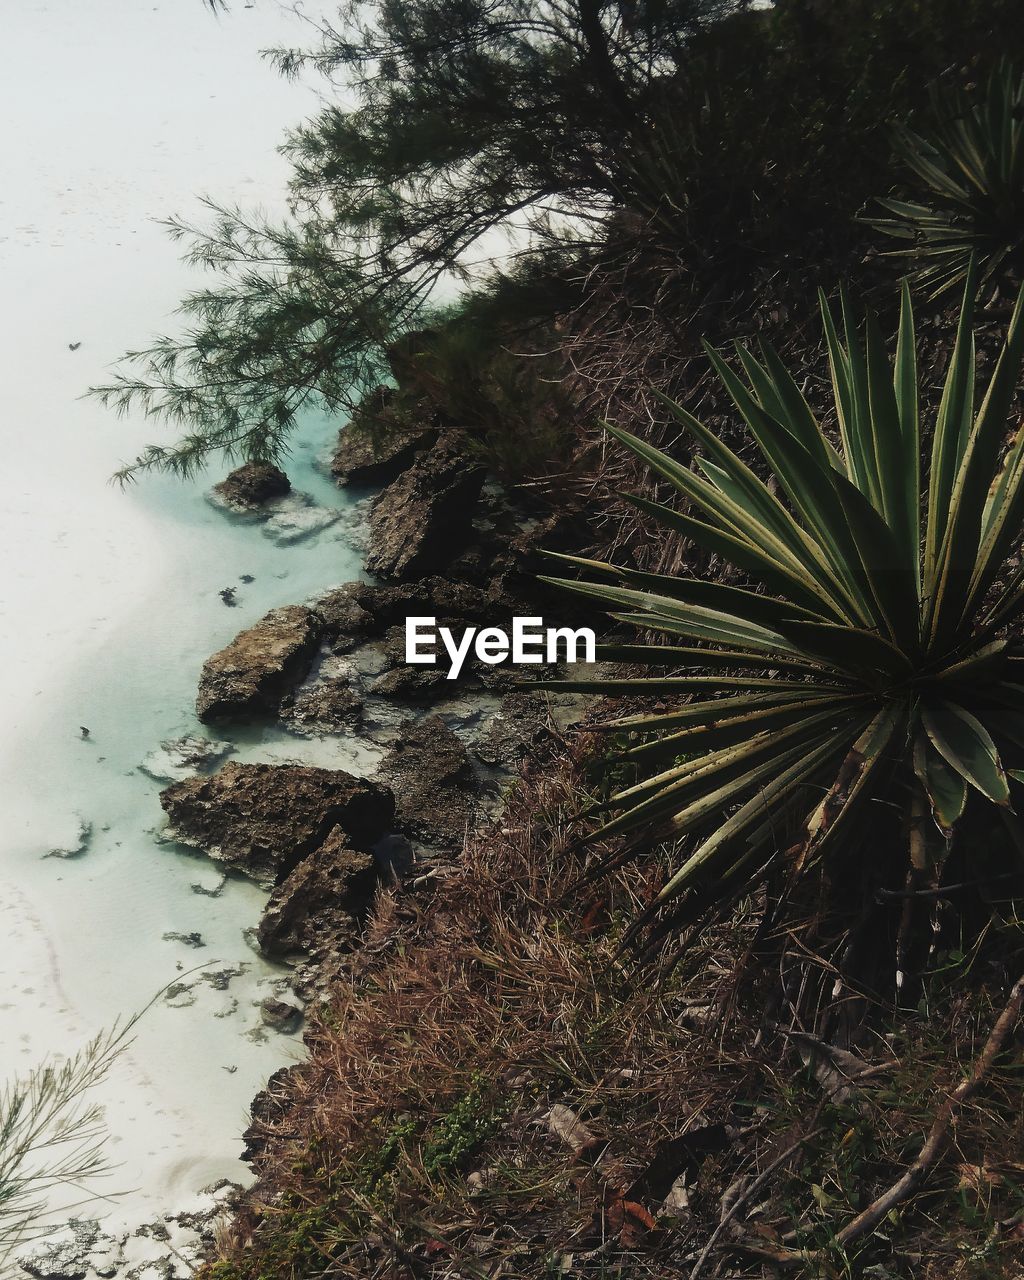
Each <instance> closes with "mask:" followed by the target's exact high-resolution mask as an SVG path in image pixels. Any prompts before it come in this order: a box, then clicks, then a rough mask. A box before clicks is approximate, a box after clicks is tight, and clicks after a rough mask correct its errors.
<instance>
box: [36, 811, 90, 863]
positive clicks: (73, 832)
mask: <svg viewBox="0 0 1024 1280" xmlns="http://www.w3.org/2000/svg"><path fill="white" fill-rule="evenodd" d="M71 824H72V825H71V827H70V830H69V835H68V838H67V840H66V841H64V842H63V843H62V844H59V845H55V846H54V847H53V848H52V849H48V850H47V851H46V853H44V854H43V857H44V858H77V857H79V856H80V855H81V854H83V853H85V852H86V850H87V849H88V848H89V844H90V842H91V841H92V823H91V822H90V821H89V820H88V819H87V818H83V817H82V816H81V814H78V813H75V814H72V815H71Z"/></svg>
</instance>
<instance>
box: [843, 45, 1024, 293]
mask: <svg viewBox="0 0 1024 1280" xmlns="http://www.w3.org/2000/svg"><path fill="white" fill-rule="evenodd" d="M895 146H896V153H897V156H898V157H899V159H900V160H901V161H902V162H903V164H904V165H905V166H906V168H907V169H908V170H909V173H910V175H911V179H912V182H913V185H914V188H915V191H916V192H917V193H918V195H919V198H918V199H916V200H897V199H893V198H887V199H882V200H879V201H878V203H879V204H880V205H881V207H882V208H883V209H884V210H885V211H886V212H887V213H888V215H889V216H888V217H887V218H874V219H869V220H868V221H869V223H870V225H872V226H874V227H875V228H876V229H877V230H879V231H882V232H884V233H885V234H886V235H889V236H893V237H895V238H896V239H898V240H900V241H902V242H903V247H902V248H900V249H898V250H894V251H893V252H895V253H897V254H905V255H906V256H907V257H908V258H909V259H910V263H911V266H912V269H913V275H914V278H915V279H916V280H917V282H918V283H919V284H921V285H926V286H928V287H929V288H931V289H933V292H934V294H940V293H942V292H943V291H944V290H946V289H949V288H951V287H952V286H954V285H956V284H962V283H963V280H964V277H965V275H966V273H967V267H968V264H969V262H970V260H971V257H972V255H974V256H976V257H977V258H978V260H979V262H980V264H981V265H982V277H983V279H984V280H986V281H988V280H991V279H993V278H996V277H998V276H999V275H1000V274H1002V273H1003V272H1005V271H1007V270H1012V271H1017V270H1019V269H1020V266H1021V264H1022V254H1024V74H1022V73H1021V71H1020V70H1018V69H1015V68H1014V67H1013V66H1012V65H1011V64H1010V63H1009V62H1004V63H1002V65H1001V66H1000V67H999V68H998V69H997V70H995V71H993V72H992V74H991V75H990V76H989V79H988V82H987V85H986V86H985V88H984V90H983V91H982V92H981V93H978V94H975V95H969V94H964V93H958V94H954V95H952V96H950V97H948V98H947V97H946V96H944V95H943V94H942V93H941V92H940V91H938V90H935V91H933V93H932V100H931V118H930V119H929V120H928V122H927V125H926V127H925V129H924V131H923V132H922V133H917V132H915V131H914V130H913V129H910V128H908V127H907V126H905V125H904V126H900V127H899V128H897V130H896V133H895Z"/></svg>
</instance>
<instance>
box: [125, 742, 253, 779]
mask: <svg viewBox="0 0 1024 1280" xmlns="http://www.w3.org/2000/svg"><path fill="white" fill-rule="evenodd" d="M234 749H235V748H234V747H233V746H232V744H231V743H230V742H219V741H216V740H215V739H212V738H201V737H200V736H199V735H198V734H188V735H187V736H186V737H184V738H172V739H168V740H167V741H166V742H161V743H160V746H159V748H158V749H157V750H156V751H151V752H150V753H149V755H148V756H146V758H145V760H143V762H142V763H141V764H140V765H139V769H140V770H141V771H142V772H143V773H145V774H147V775H148V776H149V777H150V778H153V779H155V780H156V781H157V782H177V781H178V780H179V779H181V778H187V777H188V776H189V774H192V773H195V772H196V771H197V770H200V769H207V768H212V767H213V766H215V765H218V764H220V763H221V762H222V761H223V760H225V759H226V758H227V757H228V756H229V755H231V753H232V752H233V751H234Z"/></svg>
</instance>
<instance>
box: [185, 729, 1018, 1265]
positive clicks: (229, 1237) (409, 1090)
mask: <svg viewBox="0 0 1024 1280" xmlns="http://www.w3.org/2000/svg"><path fill="white" fill-rule="evenodd" d="M594 749H595V743H594V742H593V741H592V740H591V741H588V739H587V737H586V735H583V736H582V737H581V739H580V740H579V741H577V743H576V744H575V745H574V747H573V749H572V750H569V748H568V746H567V745H565V744H563V747H562V749H561V753H560V755H559V756H558V759H557V762H556V763H554V764H552V762H550V761H549V762H548V763H547V764H546V765H535V767H534V769H533V771H532V775H531V776H529V777H527V778H526V779H525V780H524V781H523V782H522V783H521V784H520V785H519V786H518V787H517V788H516V789H515V790H514V792H513V794H512V795H511V796H510V799H509V803H508V807H507V809H506V811H505V814H504V816H503V818H502V819H501V822H500V825H498V826H497V827H496V828H495V829H493V830H491V831H488V832H486V833H485V834H482V835H481V836H479V837H478V838H476V839H475V840H474V841H473V842H472V843H471V844H470V846H469V847H468V848H467V850H466V854H465V857H464V859H463V860H462V861H461V862H459V863H457V864H455V865H452V866H451V867H449V868H448V869H447V870H446V871H444V872H442V873H441V874H439V875H438V876H437V878H436V879H435V880H434V882H433V885H432V888H431V889H430V890H429V892H428V894H427V895H424V893H423V891H422V890H421V891H420V892H419V893H418V894H416V893H410V894H394V893H392V894H388V895H386V896H385V897H383V898H382V900H381V902H380V904H379V907H378V910H377V912H376V915H375V917H374V919H373V920H372V922H371V925H370V927H369V932H368V936H367V939H366V946H365V949H364V950H363V951H361V952H360V953H359V955H358V956H357V957H356V958H355V959H354V968H353V971H352V973H351V976H350V979H349V981H348V982H347V983H346V984H345V985H344V986H342V987H341V988H340V989H338V990H337V992H336V995H335V999H334V1002H333V1004H332V1005H331V1006H330V1007H329V1008H325V1009H324V1010H323V1011H322V1013H321V1014H320V1016H319V1018H318V1019H317V1021H316V1023H315V1025H314V1027H313V1030H312V1033H311V1034H310V1036H309V1038H308V1040H309V1051H310V1054H309V1060H308V1062H306V1063H304V1064H302V1065H301V1066H299V1067H297V1068H294V1069H293V1070H292V1071H291V1072H290V1073H289V1074H288V1076H287V1078H286V1080H285V1082H284V1083H283V1084H281V1085H280V1086H279V1087H278V1090H277V1096H276V1099H275V1102H274V1103H273V1104H272V1105H271V1106H270V1107H269V1108H267V1109H266V1110H265V1113H264V1119H263V1120H262V1121H261V1122H260V1123H259V1125H258V1135H257V1141H258V1143H259V1144H260V1146H261V1150H260V1154H259V1155H258V1157H257V1160H256V1165H257V1170H258V1172H259V1174H260V1181H259V1182H258V1184H257V1186H256V1188H255V1189H254V1191H253V1192H252V1193H251V1194H250V1196H249V1198H248V1201H247V1203H246V1204H245V1205H244V1207H243V1208H242V1210H241V1211H240V1213H239V1214H238V1215H237V1217H236V1219H235V1220H234V1221H233V1223H232V1224H231V1226H230V1229H229V1230H226V1231H225V1232H224V1233H223V1236H222V1243H221V1256H220V1260H219V1261H216V1262H212V1263H211V1264H210V1266H209V1268H208V1271H207V1275H206V1280H279V1278H281V1280H283V1278H285V1277H288V1278H292V1277H294V1278H295V1280H297V1278H298V1277H314V1276H315V1277H320V1276H324V1277H327V1276H330V1277H335V1276H336V1277H366V1278H370V1277H374V1278H380V1280H384V1278H385V1277H387V1278H389V1280H390V1278H395V1280H398V1278H401V1280H413V1278H414V1277H416V1278H418V1277H430V1278H431V1280H434V1278H436V1280H440V1278H441V1277H445V1278H454V1277H460V1278H461V1277H466V1278H469V1277H474V1278H475V1277H489V1278H494V1280H496V1278H497V1277H517V1278H518V1277H523V1278H526V1277H531V1278H532V1277H538V1278H539V1277H547V1276H558V1275H574V1276H594V1277H598V1276H600V1277H612V1276H629V1277H637V1278H639V1277H651V1278H652V1280H653V1278H655V1277H659V1278H660V1277H664V1278H665V1280H670V1278H675V1277H679V1278H680V1280H683V1278H684V1277H697V1276H701V1275H703V1276H711V1275H733V1276H740V1275H743V1276H746V1275H751V1276H758V1275H766V1274H776V1273H778V1272H779V1271H780V1270H786V1271H791V1272H793V1273H795V1274H798V1273H799V1272H800V1271H801V1270H802V1271H803V1273H805V1274H812V1275H821V1276H826V1275H836V1276H838V1275H861V1274H863V1275H872V1276H879V1277H886V1276H911V1275H913V1276H916V1277H921V1276H923V1277H928V1278H929V1280H931V1278H933V1277H934V1278H935V1280H937V1278H938V1277H946V1276H962V1277H965V1278H966V1277H978V1278H979V1280H980V1278H981V1277H1004V1276H1005V1277H1010V1276H1016V1275H1019V1274H1020V1267H1021V1266H1022V1265H1024V1190H1022V1178H1021V1174H1022V1173H1024V1166H1022V1165H1021V1163H1020V1162H1019V1161H1020V1152H1021V1150H1022V1149H1024V1146H1022V1144H1024V1119H1022V1117H1021V1113H1020V1106H1019V1085H1020V1074H1021V1070H1022V1067H1024V1062H1022V1059H1021V1053H1020V1047H1019V1041H1018V1042H1016V1047H1014V1045H1015V1042H1014V1035H1015V1028H1016V1012H1017V1010H1016V1009H1015V1008H1014V1007H1012V1004H1011V1006H1010V1007H1009V1010H1008V1012H1005V1013H1004V1016H1003V1018H1002V1022H1001V1023H999V1021H998V1020H999V1016H1000V1011H1001V1010H1003V1008H1004V1005H1006V1001H1007V998H1008V992H1009V990H1010V987H1011V986H1012V982H1013V977H1014V976H1016V975H1015V974H1012V973H1011V972H1010V970H1009V969H1008V967H1007V966H1008V964H1010V963H1013V955H1014V953H1015V952H1016V954H1017V958H1018V962H1019V953H1020V950H1021V948H1020V946H1019V938H1018V936H1017V932H1016V930H1015V929H1014V928H1013V927H1012V925H1010V926H1007V927H1006V929H1005V930H1004V931H1003V933H1002V935H1000V936H999V937H996V936H995V935H994V934H991V935H990V936H988V937H986V938H984V939H983V940H982V942H981V943H980V944H979V945H978V947H977V948H976V949H975V951H974V952H973V953H972V954H971V955H970V956H966V957H965V956H960V955H959V954H957V953H945V954H942V955H936V956H935V957H933V959H934V963H933V969H934V972H933V974H932V976H931V977H930V979H929V982H928V986H927V995H926V1001H925V1003H924V1004H923V1005H922V1009H921V1010H919V1011H916V1012H914V1013H909V1014H905V1015H902V1016H901V1017H900V1018H895V1017H894V1016H893V1015H892V1014H891V1013H890V1012H887V1011H886V1010H883V1009H874V1010H872V1011H871V1012H870V1014H869V1016H868V1017H866V1018H865V1019H864V1021H863V1022H862V1024H861V1027H860V1031H859V1035H858V1036H857V1038H856V1042H855V1043H853V1044H851V1047H850V1049H848V1050H838V1049H834V1048H831V1047H827V1046H825V1045H824V1043H823V1042H822V1041H820V1040H818V1039H817V1038H816V1037H815V1036H814V1035H813V1034H812V1033H811V1032H810V1031H809V1029H808V1028H806V1027H805V1026H804V1025H802V1024H801V1022H800V1020H799V1018H798V1016H797V1015H796V1014H794V1012H793V1010H792V1009H789V1008H786V1007H785V1006H783V1007H781V1008H780V1007H779V1006H778V1005H777V1004H776V1003H774V1002H773V1001H772V1000H771V999H770V998H769V997H770V995H771V993H772V992H774V991H776V990H777V985H778V984H777V979H776V978H775V975H774V974H773V972H772V971H771V968H770V966H768V965H767V964H766V963H765V961H764V956H763V951H764V943H765V939H764V938H763V937H761V936H760V933H759V926H760V923H761V919H762V914H761V909H760V907H761V904H759V903H757V902H747V903H745V904H744V905H743V906H742V907H741V909H740V911H739V912H738V913H737V914H736V915H735V916H734V917H733V918H732V919H731V920H730V921H729V922H728V923H727V924H723V925H720V926H717V927H715V928H713V929H708V930H706V931H704V933H703V934H702V935H701V936H699V937H697V938H695V939H693V940H692V941H691V945H690V947H689V949H688V950H687V951H686V953H685V955H684V957H683V959H682V960H681V962H680V963H679V964H678V965H676V966H675V967H674V968H673V969H672V970H671V972H669V971H662V972H660V973H657V972H655V971H653V970H650V969H641V968H638V967H636V966H635V965H634V964H632V963H631V962H630V963H625V962H623V960H622V959H621V957H618V956H617V955H616V946H617V939H618V938H620V937H621V928H622V925H623V923H624V922H625V921H626V920H627V919H628V917H629V916H630V915H631V914H632V912H633V911H634V910H635V908H636V906H637V905H639V904H638V901H637V899H639V900H641V901H647V900H649V897H650V895H651V894H652V893H653V892H654V891H655V890H656V888H657V886H658V884H659V882H660V878H661V874H662V864H661V863H660V862H659V861H657V860H653V859H652V860H650V861H648V862H647V863H646V864H645V865H642V866H641V867H639V868H638V867H633V868H632V869H631V872H630V875H629V877H628V879H626V878H612V879H611V880H607V881H601V882H599V883H598V884H596V885H590V884H587V883H586V882H585V881H581V879H580V872H581V870H582V869H583V862H582V858H581V855H580V854H579V853H578V852H577V851H575V850H574V847H573V844H572V841H571V823H572V820H573V818H574V817H575V815H577V814H578V812H579V809H580V803H581V799H582V798H583V796H584V792H585V788H586V785H587V781H586V776H585V774H584V772H583V766H582V764H581V760H582V759H584V758H586V756H587V755H588V754H590V753H592V752H593V750H594ZM606 852H607V851H606ZM1018 998H1019V991H1018ZM769 1010H770V1012H769ZM994 1027H1001V1041H1000V1043H999V1044H990V1045H989V1049H990V1053H989V1058H988V1059H985V1057H984V1055H983V1053H982V1050H983V1046H984V1045H985V1043H986V1041H987V1040H988V1039H989V1037H990V1036H991V1034H992V1032H993V1028H994ZM979 1055H981V1056H980V1057H979ZM976 1061H977V1062H980V1064H981V1065H980V1067H976V1070H977V1073H978V1078H977V1080H976V1082H975V1085H976V1089H975V1088H974V1087H973V1086H972V1088H971V1090H966V1091H965V1090H964V1089H961V1094H964V1093H965V1092H966V1093H968V1094H969V1095H970V1096H959V1095H954V1094H953V1091H954V1090H956V1088H957V1086H960V1085H961V1084H962V1082H963V1081H964V1080H965V1079H967V1078H968V1075H969V1073H970V1071H971V1069H972V1063H976ZM951 1097H952V1101H950V1099H951ZM937 1118H938V1121H939V1126H938V1130H937V1131H935V1132H933V1134H932V1142H931V1148H933V1150H930V1148H928V1147H924V1155H925V1157H926V1158H927V1159H928V1161H929V1162H930V1164H929V1167H928V1168H927V1169H922V1170H921V1178H920V1182H919V1185H918V1180H917V1178H916V1175H914V1178H913V1181H914V1185H912V1186H911V1187H910V1188H909V1190H910V1191H911V1193H912V1194H910V1195H908V1196H906V1197H903V1196H902V1195H898V1196H897V1198H896V1199H895V1200H894V1201H893V1203H892V1207H891V1210H890V1211H887V1212H884V1211H883V1212H882V1213H881V1221H880V1224H879V1225H878V1226H877V1227H876V1229H875V1230H874V1231H873V1233H871V1234H868V1235H864V1236H858V1237H857V1238H856V1239H853V1238H850V1239H849V1243H848V1244H847V1245H846V1246H845V1247H843V1245H842V1244H841V1243H839V1242H838V1241H837V1233H840V1232H841V1231H842V1229H843V1228H844V1226H845V1227H847V1228H848V1227H849V1226H850V1224H851V1223H852V1222H853V1221H854V1220H855V1219H856V1217H857V1215H858V1214H861V1213H862V1212H863V1211H864V1210H865V1209H866V1208H867V1207H868V1206H870V1205H871V1204H872V1202H873V1201H874V1200H875V1198H876V1197H879V1196H881V1195H883V1194H884V1193H885V1192H886V1189H887V1188H890V1187H892V1186H893V1184H895V1183H897V1182H898V1180H899V1179H900V1177H901V1175H903V1174H904V1172H905V1171H906V1170H907V1169H908V1168H909V1169H911V1170H912V1169H913V1165H914V1161H915V1160H916V1159H917V1158H918V1157H919V1156H920V1155H921V1153H922V1148H923V1146H924V1143H925V1139H926V1137H927V1135H928V1134H929V1130H932V1129H933V1128H934V1127H935V1124H936V1119H937ZM932 1157H934V1160H932ZM880 1207H881V1209H882V1210H886V1208H887V1205H886V1204H885V1203H883V1204H882V1205H881V1206H880ZM709 1246H710V1247H709Z"/></svg>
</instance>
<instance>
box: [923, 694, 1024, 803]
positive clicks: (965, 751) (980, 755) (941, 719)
mask: <svg viewBox="0 0 1024 1280" xmlns="http://www.w3.org/2000/svg"><path fill="white" fill-rule="evenodd" d="M921 723H922V724H923V725H924V728H925V731H926V733H927V734H928V737H929V738H930V739H931V741H932V744H933V745H934V747H935V749H936V751H938V753H939V755H940V756H942V758H943V759H944V760H945V761H946V762H947V763H948V764H950V765H952V766H953V768H954V769H955V770H956V772H957V773H958V774H960V776H961V777H962V778H965V779H966V780H967V781H968V782H969V783H970V784H971V786H972V787H974V788H975V790H977V791H980V792H981V794H982V795H984V796H988V798H989V799H990V800H992V801H993V802H994V803H995V804H1001V805H1008V804H1009V802H1010V792H1009V789H1008V787H1007V785H1006V774H1005V773H1004V771H1003V765H1002V762H1001V760H1000V759H999V752H998V751H997V750H996V744H995V743H994V742H993V741H992V736H991V734H990V733H989V732H988V730H987V729H986V728H985V726H984V725H983V724H982V723H981V721H980V720H978V719H977V717H975V716H973V715H971V713H970V712H969V711H966V710H965V709H964V708H963V707H961V706H958V705H957V704H956V703H955V702H948V701H942V700H939V699H933V700H930V701H928V702H924V703H922V705H921Z"/></svg>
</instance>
